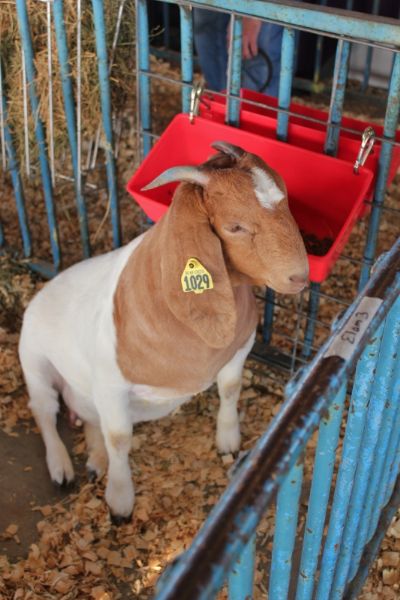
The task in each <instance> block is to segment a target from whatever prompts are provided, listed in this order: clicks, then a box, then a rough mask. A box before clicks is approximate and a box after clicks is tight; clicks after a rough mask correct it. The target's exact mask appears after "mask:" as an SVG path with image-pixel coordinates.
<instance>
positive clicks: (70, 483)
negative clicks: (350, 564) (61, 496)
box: [51, 477, 75, 491]
mask: <svg viewBox="0 0 400 600" xmlns="http://www.w3.org/2000/svg"><path fill="white" fill-rule="evenodd" d="M51 482H52V484H53V485H54V487H55V488H56V489H58V490H60V491H62V490H71V489H72V488H73V487H74V485H75V479H74V478H72V479H67V478H66V477H64V479H63V480H62V481H61V482H60V481H56V480H55V479H52V480H51Z"/></svg>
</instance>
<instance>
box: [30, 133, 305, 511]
mask: <svg viewBox="0 0 400 600" xmlns="http://www.w3.org/2000/svg"><path fill="white" fill-rule="evenodd" d="M213 146H214V148H216V149H217V150H219V151H220V152H219V153H218V154H216V155H214V156H213V157H212V158H211V159H210V160H209V161H207V162H206V163H204V164H203V165H200V166H199V167H176V168H173V169H170V170H168V171H166V172H165V173H164V174H162V175H161V176H160V177H158V178H157V179H156V180H154V181H153V182H152V183H151V184H149V185H148V186H147V188H150V187H155V186H159V185H163V184H164V183H167V182H168V181H181V182H183V183H181V184H180V185H179V186H178V188H177V190H176V192H175V195H174V198H173V202H172V204H171V207H170V208H169V210H168V212H167V213H166V215H165V216H164V217H163V218H162V219H161V220H160V221H159V222H158V223H157V224H156V225H154V226H153V227H152V228H151V229H150V230H149V231H147V232H146V233H145V234H143V235H141V236H139V237H138V238H136V239H134V240H133V241H132V242H131V243H129V244H128V245H126V246H124V247H123V248H120V249H118V250H115V251H114V252H110V253H108V254H104V255H102V256H98V257H95V258H91V259H89V260H86V261H83V262H81V263H79V264H76V265H74V266H73V267H71V268H69V269H67V270H66V271H64V272H63V273H61V274H60V275H58V276H57V277H55V278H54V279H53V280H52V281H50V282H49V283H48V284H47V285H46V286H45V287H44V288H43V289H42V290H41V291H40V292H39V293H38V294H37V296H36V297H35V298H34V299H33V301H32V302H31V303H30V305H29V307H28V308H27V310H26V313H25V316H24V322H23V328H22V333H21V340H20V347H19V351H20V358H21V363H22V367H23V371H24V375H25V379H26V383H27V386H28V391H29V395H30V403H29V405H30V407H31V409H32V412H33V414H34V417H35V419H36V421H37V424H38V426H39V428H40V430H41V433H42V436H43V440H44V443H45V446H46V459H47V465H48V468H49V471H50V476H51V478H52V480H53V481H54V482H56V483H58V484H62V483H63V482H70V481H71V480H72V479H73V477H74V471H73V467H72V464H71V460H70V458H69V456H68V453H67V450H66V448H65V446H64V444H63V442H62V441H61V439H60V437H59V435H58V433H57V429H56V415H57V412H58V409H59V402H58V400H59V394H61V395H62V396H63V398H64V401H65V403H66V404H67V406H68V407H69V409H70V410H71V411H73V412H74V413H76V414H77V415H78V416H79V417H80V419H81V420H82V421H83V422H84V427H85V435H86V442H87V447H88V455H89V456H88V461H87V467H88V470H89V471H90V472H91V473H93V474H94V475H95V476H98V477H100V476H102V475H103V474H104V472H105V471H106V470H107V465H108V481H107V487H106V500H107V503H108V505H109V507H110V511H111V515H112V516H113V517H114V519H115V520H116V521H117V522H119V521H121V520H123V519H126V518H129V517H130V515H131V512H132V508H133V503H134V488H133V483H132V478H131V471H130V467H129V457H128V455H129V451H130V448H131V441H132V425H133V424H135V423H138V422H140V421H146V420H153V419H157V418H160V417H163V416H165V415H167V414H168V413H170V412H171V411H172V410H174V409H175V408H176V407H177V406H179V405H181V404H182V403H184V402H186V401H188V400H189V399H190V397H191V396H192V395H193V394H196V393H197V392H200V391H202V390H205V389H206V388H208V387H209V386H211V385H212V384H213V383H214V382H215V381H216V382H217V385H218V391H219V396H220V401H221V403H220V409H219V412H218V418H217V447H218V449H219V450H220V451H221V452H224V453H226V452H234V451H236V450H238V448H239V444H240V432H239V420H238V414H237V402H238V399H239V394H240V388H241V376H242V369H243V364H244V361H245V359H246V356H247V354H248V353H249V351H250V349H251V346H252V344H253V341H254V335H255V328H256V323H257V311H256V304H255V299H254V296H253V293H252V290H251V285H252V284H257V285H260V284H261V285H268V286H270V287H271V288H273V289H274V290H276V291H278V292H281V293H289V294H291V293H296V292H299V291H300V290H301V289H302V288H303V287H304V286H305V284H306V282H307V277H308V262H307V255H306V251H305V248H304V244H303V241H302V238H301V235H300V232H299V230H298V227H297V225H296V223H295V221H294V219H293V217H292V215H291V213H290V211H289V207H288V201H287V194H286V188H285V184H284V182H283V181H282V179H281V177H280V176H279V175H278V174H277V173H276V172H274V171H273V170H272V169H271V168H269V167H268V166H267V165H266V164H265V163H264V161H262V160H261V159H260V158H259V157H257V156H255V155H253V154H249V153H247V152H245V151H243V150H242V149H241V148H238V147H236V146H232V145H230V144H227V143H225V142H217V143H215V144H214V145H213ZM190 262H192V265H191V266H192V267H193V265H197V268H198V273H200V275H201V277H203V283H204V286H203V287H204V291H203V293H194V291H195V290H192V292H189V291H188V289H186V290H185V287H184V285H183V281H184V272H185V268H186V267H187V265H188V264H189V265H190ZM204 274H206V277H205V278H204ZM199 291H201V290H197V292H199Z"/></svg>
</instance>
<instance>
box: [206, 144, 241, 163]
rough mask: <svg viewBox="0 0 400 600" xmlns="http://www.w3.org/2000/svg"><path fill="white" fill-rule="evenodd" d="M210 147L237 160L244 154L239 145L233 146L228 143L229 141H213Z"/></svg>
mask: <svg viewBox="0 0 400 600" xmlns="http://www.w3.org/2000/svg"><path fill="white" fill-rule="evenodd" d="M211 147H212V148H214V149H215V150H218V151H219V152H222V153H223V154H228V155H229V156H232V157H233V158H236V159H237V160H238V159H239V158H241V157H242V156H243V154H245V151H244V150H243V148H240V146H235V145H234V144H230V143H229V142H213V143H212V144H211Z"/></svg>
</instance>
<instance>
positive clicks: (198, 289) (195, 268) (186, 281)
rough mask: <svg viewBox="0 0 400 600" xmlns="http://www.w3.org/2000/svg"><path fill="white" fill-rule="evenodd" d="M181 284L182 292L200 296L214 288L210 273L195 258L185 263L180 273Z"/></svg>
mask: <svg viewBox="0 0 400 600" xmlns="http://www.w3.org/2000/svg"><path fill="white" fill-rule="evenodd" d="M181 284H182V289H183V291H184V292H194V293H195V294H202V293H203V292H205V291H206V290H212V288H213V287H214V284H213V280H212V277H211V275H210V273H209V272H208V271H207V269H206V268H205V267H203V265H202V264H201V262H199V261H198V260H197V258H189V260H188V261H187V263H186V267H185V268H184V271H183V273H182V277H181Z"/></svg>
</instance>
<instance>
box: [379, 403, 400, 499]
mask: <svg viewBox="0 0 400 600" xmlns="http://www.w3.org/2000/svg"><path fill="white" fill-rule="evenodd" d="M397 402H400V398H397ZM399 432H400V429H398V430H397V446H396V452H395V455H394V459H393V462H392V464H391V465H390V470H389V478H388V483H387V488H386V490H385V500H384V503H383V504H384V505H386V504H387V502H389V500H390V496H391V494H392V492H393V487H394V485H395V483H396V480H397V477H398V476H399V473H400V433H399Z"/></svg>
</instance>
